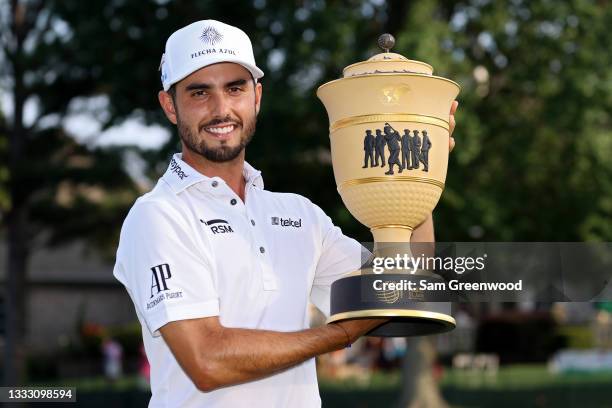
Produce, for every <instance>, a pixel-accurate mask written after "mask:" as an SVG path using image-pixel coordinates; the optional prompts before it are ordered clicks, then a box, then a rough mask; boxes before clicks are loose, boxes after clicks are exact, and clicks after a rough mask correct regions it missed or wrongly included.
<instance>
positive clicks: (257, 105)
mask: <svg viewBox="0 0 612 408" xmlns="http://www.w3.org/2000/svg"><path fill="white" fill-rule="evenodd" d="M262 92H263V87H262V86H261V83H260V82H257V83H256V84H255V114H256V115H259V108H260V107H261V94H262Z"/></svg>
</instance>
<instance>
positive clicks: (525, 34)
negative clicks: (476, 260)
mask: <svg viewBox="0 0 612 408" xmlns="http://www.w3.org/2000/svg"><path fill="white" fill-rule="evenodd" d="M610 6H611V4H610V2H609V1H606V0H598V1H596V0H567V1H552V0H530V1H527V0H500V1H490V0H466V1H453V0H448V1H441V0H440V1H434V0H431V1H425V0H410V1H408V0H407V1H401V0H398V1H393V0H389V1H384V0H352V1H333V0H327V1H325V0H283V1H280V0H242V1H238V0H224V1H207V0H198V1H188V0H176V1H166V0H88V1H81V0H47V1H43V0H0V36H1V37H0V38H1V48H0V223H1V225H0V243H1V245H0V262H1V264H0V265H1V266H0V288H1V289H2V291H1V292H0V322H1V325H0V349H2V354H1V356H0V358H1V365H0V366H1V367H2V371H3V374H4V379H3V380H2V381H3V382H2V385H12V384H29V385H50V384H55V385H66V386H68V385H69V386H76V387H77V388H78V400H79V405H83V406H105V407H106V406H109V404H110V405H111V406H115V407H120V406H125V407H127V406H130V407H133V406H146V404H147V402H148V399H149V396H150V393H149V390H148V364H147V361H146V358H145V357H144V355H143V351H142V345H141V344H142V343H141V332H140V325H139V324H138V322H137V320H136V316H135V313H134V311H133V305H132V303H131V301H130V299H129V298H128V296H127V293H126V292H125V290H124V288H123V287H122V286H120V284H119V283H118V282H116V281H115V280H114V278H113V277H112V265H113V261H114V251H115V250H116V245H117V241H118V233H119V228H120V226H121V223H122V221H123V218H124V217H125V215H126V213H127V210H128V209H129V208H130V206H131V205H132V203H133V202H134V200H135V199H136V197H137V196H139V195H140V194H142V193H144V192H146V191H148V190H149V189H150V188H151V187H152V186H153V184H154V183H155V181H156V180H157V178H158V177H159V176H160V175H161V174H162V173H163V171H164V170H165V168H166V166H167V163H168V160H169V158H170V155H171V154H172V153H173V152H175V151H178V150H179V144H178V137H177V136H176V134H175V131H174V129H173V128H172V127H171V126H169V123H168V122H167V121H166V119H165V118H164V117H163V115H162V112H161V109H160V108H159V106H158V102H157V92H158V90H159V89H160V88H161V85H160V82H159V73H158V66H159V64H160V58H161V54H162V52H163V49H164V45H165V40H166V38H167V37H168V36H169V35H170V34H171V33H172V32H173V31H175V30H176V29H178V28H180V27H181V26H183V25H186V24H188V23H191V22H193V21H195V20H200V19H207V18H213V19H219V20H222V21H224V22H227V23H230V24H233V25H236V26H238V27H241V28H242V29H243V30H244V31H246V32H247V33H248V34H249V35H250V37H251V40H252V42H253V45H254V48H255V56H256V60H257V62H258V65H259V66H260V67H262V68H263V70H264V72H265V73H266V75H265V77H264V78H263V87H264V98H263V106H262V110H261V113H260V115H259V120H258V129H257V133H256V135H255V138H254V140H253V142H252V143H251V145H250V146H249V148H248V149H247V160H248V161H249V162H250V163H251V164H253V165H254V166H255V167H256V168H258V169H260V170H262V172H263V175H264V179H265V182H266V187H267V189H269V190H272V191H290V192H296V193H300V194H303V195H305V196H307V197H309V198H310V199H311V200H312V201H313V202H315V203H316V204H318V205H320V206H321V207H322V208H323V209H324V210H325V211H326V212H327V214H328V215H330V216H331V217H332V219H333V220H334V221H335V223H336V224H338V225H340V226H341V227H342V228H343V230H344V232H345V233H346V234H347V235H351V236H353V237H355V238H357V239H359V240H363V241H368V240H371V238H370V233H369V231H368V230H367V229H366V228H365V227H363V226H362V225H360V224H359V223H357V222H356V221H355V220H354V219H353V218H352V216H351V215H350V214H349V212H348V211H347V210H346V209H345V208H344V206H343V205H342V203H341V200H340V198H339V195H338V194H337V192H336V188H335V183H334V180H333V173H332V168H331V160H330V154H329V142H328V125H329V124H328V120H327V115H326V113H325V111H324V108H323V106H322V104H321V103H320V101H319V100H318V99H317V98H316V96H315V90H316V88H317V87H318V86H319V85H321V84H322V83H323V82H326V81H329V80H332V79H335V78H337V77H339V76H340V75H341V72H342V69H343V68H344V67H345V66H346V65H348V64H351V63H354V62H357V61H361V60H364V59H367V58H368V57H370V56H372V55H373V54H375V53H378V52H379V51H378V49H377V47H376V39H377V37H378V35H380V34H381V33H383V32H390V33H392V34H393V35H394V36H395V37H396V40H397V42H396V47H395V49H394V51H395V52H398V53H401V54H403V55H405V56H406V57H408V58H411V59H417V60H421V61H425V62H428V63H429V64H431V65H433V66H434V69H435V71H434V73H435V74H437V75H440V76H444V77H448V78H451V79H453V80H455V81H456V82H458V83H460V84H461V86H462V91H461V93H460V95H459V98H458V99H459V102H460V104H459V110H458V113H457V115H456V118H457V128H456V130H455V138H456V140H457V147H456V149H455V150H454V151H453V153H452V155H451V159H450V164H449V173H448V178H447V182H446V189H445V191H444V194H443V196H442V199H441V202H440V203H439V205H438V207H437V208H436V210H435V213H434V219H435V224H436V237H437V239H438V240H439V241H600V242H607V241H612V137H611V136H612V120H611V117H610V114H609V113H610V112H611V111H612V51H611V50H610V45H611V44H612V30H610V26H612V7H610ZM585 278H586V279H588V277H585ZM611 312H612V304H606V303H599V304H594V303H555V304H512V303H506V304H469V305H467V304H466V305H459V306H458V311H457V316H456V318H457V320H458V328H457V329H456V330H454V331H453V332H451V333H448V334H444V335H439V336H432V337H429V338H426V339H410V340H404V339H385V340H382V339H377V338H372V339H365V340H360V342H359V343H357V344H356V345H354V346H353V347H352V348H351V349H348V350H342V351H339V352H336V353H331V354H328V355H325V356H323V357H321V358H320V359H319V360H318V364H319V377H320V386H321V397H322V399H323V405H324V406H326V407H335V406H352V407H374V406H376V407H381V406H402V407H444V406H452V407H488V406H496V407H506V406H508V407H515V406H517V405H519V404H520V405H521V406H534V407H565V406H567V407H573V406H581V407H599V406H602V407H604V406H608V407H611V406H612V391H610V390H612V315H611V314H610V313H611ZM317 322H319V323H320V316H317V315H316V313H313V324H317Z"/></svg>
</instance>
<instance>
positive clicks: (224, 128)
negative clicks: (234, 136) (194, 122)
mask: <svg viewBox="0 0 612 408" xmlns="http://www.w3.org/2000/svg"><path fill="white" fill-rule="evenodd" d="M237 127H238V126H237V125H236V124H234V123H230V124H223V125H216V126H205V127H204V130H205V131H206V132H207V133H210V134H212V135H214V136H215V137H223V136H227V135H229V134H230V133H232V132H233V131H234V130H235V129H236V128H237Z"/></svg>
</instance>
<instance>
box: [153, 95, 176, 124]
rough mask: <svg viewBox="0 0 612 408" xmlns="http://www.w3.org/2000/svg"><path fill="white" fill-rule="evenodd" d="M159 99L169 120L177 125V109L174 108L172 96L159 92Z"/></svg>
mask: <svg viewBox="0 0 612 408" xmlns="http://www.w3.org/2000/svg"><path fill="white" fill-rule="evenodd" d="M157 99H158V100H159V104H160V105H161V107H162V109H163V110H164V113H165V114H166V117H167V118H168V120H169V121H170V122H172V123H174V124H175V125H176V109H175V107H174V101H173V100H172V95H170V94H169V93H168V92H166V91H159V93H158V94H157Z"/></svg>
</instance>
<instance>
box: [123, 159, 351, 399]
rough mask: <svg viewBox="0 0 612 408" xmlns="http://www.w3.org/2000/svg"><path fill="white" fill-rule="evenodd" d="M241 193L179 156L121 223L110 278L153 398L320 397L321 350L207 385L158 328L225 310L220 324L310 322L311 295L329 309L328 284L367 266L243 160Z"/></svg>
mask: <svg viewBox="0 0 612 408" xmlns="http://www.w3.org/2000/svg"><path fill="white" fill-rule="evenodd" d="M244 177H245V180H246V191H245V202H244V203H243V202H242V200H241V199H240V198H239V197H238V196H237V195H236V194H235V193H234V192H233V191H232V190H231V189H230V188H229V187H228V186H227V184H226V183H225V182H224V181H223V180H222V179H221V178H219V177H213V178H209V177H206V176H204V175H202V174H200V173H199V172H197V171H196V170H194V169H193V168H191V167H190V166H189V165H187V164H186V163H185V162H183V161H182V160H181V155H180V154H175V155H174V157H173V158H172V160H171V162H170V165H169V167H168V170H167V171H166V173H165V174H164V175H163V176H162V178H161V179H160V180H159V181H158V183H157V185H156V186H155V188H154V189H153V190H152V191H151V192H149V193H147V194H145V195H144V196H142V197H140V198H139V199H138V200H137V201H136V203H135V204H134V206H133V207H132V209H131V210H130V212H129V214H128V216H127V218H126V220H125V222H124V224H123V228H122V230H121V238H120V242H119V248H118V250H117V261H116V264H115V268H114V272H113V273H114V275H115V277H116V278H117V279H118V280H119V281H120V282H121V283H122V284H123V285H125V287H126V289H127V291H128V293H129V295H130V297H131V298H132V301H133V302H134V306H135V309H136V314H137V315H138V319H139V321H140V323H141V324H142V327H143V331H142V333H143V340H144V346H145V350H146V353H147V357H148V359H149V362H150V364H151V391H152V398H151V401H150V403H149V407H231V408H237V407H253V406H257V407H279V408H281V407H283V408H284V407H318V406H320V405H321V399H320V397H319V391H318V385H317V377H316V371H315V362H314V359H310V360H308V361H306V362H304V363H302V364H300V365H298V366H295V367H293V368H291V369H289V370H285V371H283V372H281V373H279V374H275V375H272V376H269V377H266V378H263V379H260V380H256V381H252V382H248V383H245V384H240V385H234V386H229V387H225V388H222V389H219V390H215V391H212V392H209V393H203V392H200V391H199V390H198V389H197V388H196V387H195V385H194V384H193V383H192V381H191V380H190V379H189V377H188V376H187V375H186V374H185V372H184V371H183V370H182V369H181V367H180V366H179V365H178V363H177V361H176V360H175V358H174V356H173V354H172V352H171V351H170V349H169V348H168V346H167V345H166V343H165V342H164V340H163V338H162V337H161V336H160V334H159V328H160V327H162V326H163V325H165V324H166V323H168V322H171V321H175V320H181V319H194V318H201V317H209V316H219V319H220V321H221V324H222V325H223V326H225V327H235V328H247V329H265V330H275V331H285V332H286V331H297V330H302V329H306V328H308V323H309V322H308V313H307V306H308V301H309V299H310V300H311V301H312V302H313V303H314V304H315V305H316V306H317V307H318V308H319V309H320V310H321V311H322V312H323V313H325V314H326V315H328V314H329V293H330V285H331V283H332V282H333V281H334V280H336V279H338V278H339V277H340V276H342V275H343V274H345V273H348V272H351V271H353V270H355V269H358V268H359V267H360V258H361V256H360V251H361V245H360V244H359V243H358V242H357V241H355V240H353V239H350V238H348V237H346V236H344V235H343V234H342V232H341V231H340V229H339V228H338V227H335V226H334V225H333V224H332V222H331V220H330V218H329V217H327V216H326V215H325V214H324V213H323V211H322V210H321V209H320V208H319V207H317V206H316V205H314V204H313V203H311V202H310V201H309V200H308V199H306V198H304V197H302V196H299V195H296V194H285V193H273V192H270V191H266V190H264V189H263V181H262V178H261V175H260V172H259V171H257V170H255V169H253V168H252V167H251V166H250V165H249V164H248V163H245V166H244Z"/></svg>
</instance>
